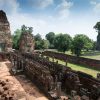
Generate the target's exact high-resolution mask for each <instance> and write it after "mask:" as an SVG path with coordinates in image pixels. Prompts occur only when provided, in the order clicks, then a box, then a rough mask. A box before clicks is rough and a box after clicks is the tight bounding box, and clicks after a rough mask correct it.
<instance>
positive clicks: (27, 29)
mask: <svg viewBox="0 0 100 100" xmlns="http://www.w3.org/2000/svg"><path fill="white" fill-rule="evenodd" d="M21 31H22V33H32V32H33V27H27V26H25V25H22V26H21Z"/></svg>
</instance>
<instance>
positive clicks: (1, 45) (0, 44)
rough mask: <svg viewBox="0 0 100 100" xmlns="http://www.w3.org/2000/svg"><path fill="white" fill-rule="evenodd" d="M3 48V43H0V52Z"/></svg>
mask: <svg viewBox="0 0 100 100" xmlns="http://www.w3.org/2000/svg"><path fill="white" fill-rule="evenodd" d="M4 50H5V44H4V43H0V52H3V51H4Z"/></svg>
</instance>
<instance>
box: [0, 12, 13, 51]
mask: <svg viewBox="0 0 100 100" xmlns="http://www.w3.org/2000/svg"><path fill="white" fill-rule="evenodd" d="M11 50H12V38H11V31H10V24H9V22H8V19H7V16H6V14H5V12H4V11H2V10H0V51H1V52H2V51H6V52H7V51H11Z"/></svg>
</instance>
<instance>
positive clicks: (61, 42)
mask: <svg viewBox="0 0 100 100" xmlns="http://www.w3.org/2000/svg"><path fill="white" fill-rule="evenodd" d="M71 40H72V38H71V37H70V35H68V34H58V35H56V37H55V41H54V45H55V48H56V49H57V50H58V51H61V52H65V51H66V50H69V48H70V45H71Z"/></svg>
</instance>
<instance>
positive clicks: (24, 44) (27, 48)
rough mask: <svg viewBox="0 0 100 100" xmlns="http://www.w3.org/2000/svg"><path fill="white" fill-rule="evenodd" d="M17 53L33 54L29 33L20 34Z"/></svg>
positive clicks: (32, 42)
mask: <svg viewBox="0 0 100 100" xmlns="http://www.w3.org/2000/svg"><path fill="white" fill-rule="evenodd" d="M19 51H21V52H31V53H32V52H33V51H34V38H33V35H32V34H31V33H27V32H26V33H22V34H21V38H20V41H19Z"/></svg>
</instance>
